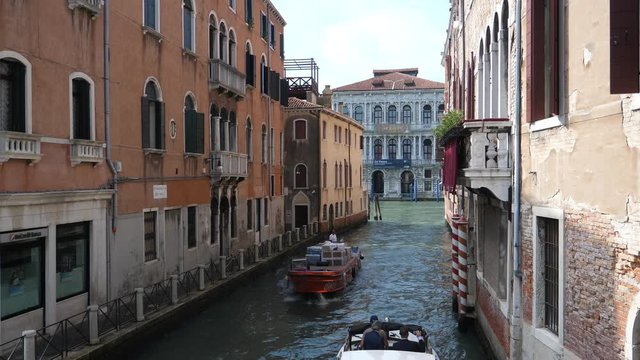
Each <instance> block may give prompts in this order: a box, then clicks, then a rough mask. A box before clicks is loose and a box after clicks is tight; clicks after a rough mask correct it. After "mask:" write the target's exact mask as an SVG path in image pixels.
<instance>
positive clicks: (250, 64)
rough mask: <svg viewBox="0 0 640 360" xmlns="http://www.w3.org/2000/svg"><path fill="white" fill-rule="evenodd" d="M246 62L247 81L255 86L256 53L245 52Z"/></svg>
mask: <svg viewBox="0 0 640 360" xmlns="http://www.w3.org/2000/svg"><path fill="white" fill-rule="evenodd" d="M245 58H246V59H245V64H246V67H247V69H246V79H245V83H246V84H247V85H251V86H255V85H256V70H255V63H256V57H255V55H251V53H249V52H247V53H245Z"/></svg>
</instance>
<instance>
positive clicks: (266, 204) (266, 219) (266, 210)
mask: <svg viewBox="0 0 640 360" xmlns="http://www.w3.org/2000/svg"><path fill="white" fill-rule="evenodd" d="M264 224H265V225H269V199H268V198H264Z"/></svg>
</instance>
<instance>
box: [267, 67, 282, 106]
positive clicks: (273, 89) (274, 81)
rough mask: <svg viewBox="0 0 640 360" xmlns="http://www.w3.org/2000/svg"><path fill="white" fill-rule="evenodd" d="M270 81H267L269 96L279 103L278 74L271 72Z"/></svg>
mask: <svg viewBox="0 0 640 360" xmlns="http://www.w3.org/2000/svg"><path fill="white" fill-rule="evenodd" d="M270 73H271V79H269V96H271V98H272V99H273V100H275V101H280V74H278V73H277V72H275V71H271V72H270Z"/></svg>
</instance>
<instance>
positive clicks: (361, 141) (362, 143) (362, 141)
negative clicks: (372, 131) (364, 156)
mask: <svg viewBox="0 0 640 360" xmlns="http://www.w3.org/2000/svg"><path fill="white" fill-rule="evenodd" d="M362 149H364V137H363V136H362V135H360V150H362Z"/></svg>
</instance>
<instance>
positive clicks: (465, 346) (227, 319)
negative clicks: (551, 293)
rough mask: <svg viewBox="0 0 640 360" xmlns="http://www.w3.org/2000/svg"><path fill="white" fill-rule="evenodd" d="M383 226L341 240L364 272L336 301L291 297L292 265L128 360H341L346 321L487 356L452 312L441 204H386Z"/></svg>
mask: <svg viewBox="0 0 640 360" xmlns="http://www.w3.org/2000/svg"><path fill="white" fill-rule="evenodd" d="M381 210H382V214H383V220H382V221H374V220H373V218H372V219H371V220H370V222H369V223H368V224H366V225H364V226H362V227H360V228H358V229H355V230H353V231H351V232H349V233H346V234H342V235H340V236H339V238H343V239H344V240H345V241H346V242H349V243H350V244H351V245H352V246H359V247H360V248H361V249H362V251H363V252H364V256H365V258H364V260H363V263H362V269H361V270H360V272H359V273H358V274H357V276H356V278H355V280H354V282H353V283H351V284H350V285H349V286H348V287H347V289H346V290H345V291H344V292H342V293H340V294H337V295H334V296H331V297H302V296H298V295H295V294H294V293H292V291H291V289H290V287H288V284H287V279H286V274H287V267H288V261H285V262H283V263H282V264H281V265H280V266H279V267H277V268H275V269H273V270H271V271H268V272H266V273H264V274H262V275H260V276H257V277H256V278H255V280H253V281H252V282H251V283H249V284H247V285H245V286H242V287H239V288H237V289H236V290H234V291H232V292H230V293H229V294H225V295H224V296H221V297H219V298H217V299H215V300H214V301H212V302H211V304H210V305H209V306H208V307H207V308H206V309H204V310H203V311H201V312H199V313H197V314H194V315H193V316H191V317H189V318H184V319H182V320H181V321H180V322H178V323H177V324H174V325H173V326H172V328H171V329H167V330H165V331H159V334H158V335H156V336H154V339H153V341H144V343H141V344H139V345H138V346H136V347H135V348H133V349H128V350H127V354H126V358H129V359H143V360H147V359H148V360H152V359H153V360H164V359H167V360H168V359H184V360H187V359H189V360H190V359H331V358H334V359H335V355H336V353H337V351H338V348H339V347H340V344H341V342H342V340H343V339H344V338H345V336H346V329H347V326H348V324H350V323H354V322H358V321H368V319H369V317H370V316H371V315H372V314H376V315H378V317H379V318H380V319H383V318H385V317H388V318H389V319H390V320H391V321H396V322H408V323H414V324H420V325H422V326H423V327H425V328H426V329H427V331H428V332H429V334H430V338H431V341H432V343H433V345H434V347H435V348H436V350H437V351H438V352H439V354H440V356H441V358H442V359H487V358H488V356H487V354H486V353H485V352H484V350H483V349H482V347H481V345H480V342H479V339H478V337H477V335H476V334H475V332H474V331H473V330H469V331H467V332H466V333H460V332H459V331H458V330H457V321H456V318H455V316H454V315H453V314H452V312H451V295H450V294H451V285H450V284H451V268H450V259H451V255H450V251H451V242H450V239H449V238H448V237H447V228H446V225H445V222H444V220H443V207H442V203H436V202H418V203H416V202H382V203H381Z"/></svg>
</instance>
